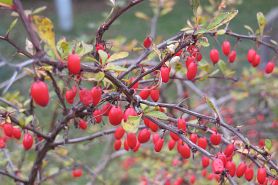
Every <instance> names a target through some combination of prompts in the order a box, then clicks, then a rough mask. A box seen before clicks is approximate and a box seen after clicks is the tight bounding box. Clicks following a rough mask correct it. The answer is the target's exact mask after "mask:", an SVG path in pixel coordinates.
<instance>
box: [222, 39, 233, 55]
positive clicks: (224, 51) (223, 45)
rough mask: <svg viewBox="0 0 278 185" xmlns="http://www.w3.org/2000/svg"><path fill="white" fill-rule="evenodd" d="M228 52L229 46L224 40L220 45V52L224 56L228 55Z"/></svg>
mask: <svg viewBox="0 0 278 185" xmlns="http://www.w3.org/2000/svg"><path fill="white" fill-rule="evenodd" d="M230 50H231V44H230V42H229V41H227V40H225V41H224V42H223V43H222V52H223V54H224V55H226V56H228V55H229V54H230Z"/></svg>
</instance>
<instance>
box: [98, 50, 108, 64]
mask: <svg viewBox="0 0 278 185" xmlns="http://www.w3.org/2000/svg"><path fill="white" fill-rule="evenodd" d="M98 54H99V58H100V60H101V63H102V64H105V63H106V61H107V58H108V54H107V53H106V52H105V51H103V50H98Z"/></svg>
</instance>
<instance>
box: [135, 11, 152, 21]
mask: <svg viewBox="0 0 278 185" xmlns="http://www.w3.org/2000/svg"><path fill="white" fill-rule="evenodd" d="M135 16H136V17H138V18H140V19H144V20H146V21H147V20H149V19H150V18H149V17H148V16H147V15H146V14H144V13H143V12H135Z"/></svg>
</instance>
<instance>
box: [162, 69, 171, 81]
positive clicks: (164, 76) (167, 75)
mask: <svg viewBox="0 0 278 185" xmlns="http://www.w3.org/2000/svg"><path fill="white" fill-rule="evenodd" d="M160 75H161V79H162V82H164V83H167V82H168V81H169V79H170V68H169V67H167V66H162V67H161V69H160Z"/></svg>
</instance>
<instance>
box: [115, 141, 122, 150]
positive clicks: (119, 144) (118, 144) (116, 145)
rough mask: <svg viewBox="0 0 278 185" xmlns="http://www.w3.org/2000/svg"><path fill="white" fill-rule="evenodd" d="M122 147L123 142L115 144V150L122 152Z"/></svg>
mask: <svg viewBox="0 0 278 185" xmlns="http://www.w3.org/2000/svg"><path fill="white" fill-rule="evenodd" d="M121 146H122V142H121V140H116V141H115V142H114V149H115V150H120V149H121Z"/></svg>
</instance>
